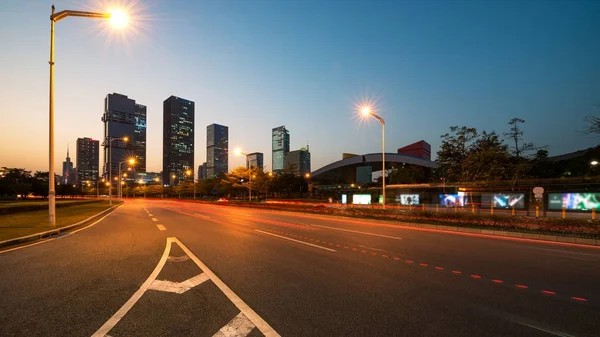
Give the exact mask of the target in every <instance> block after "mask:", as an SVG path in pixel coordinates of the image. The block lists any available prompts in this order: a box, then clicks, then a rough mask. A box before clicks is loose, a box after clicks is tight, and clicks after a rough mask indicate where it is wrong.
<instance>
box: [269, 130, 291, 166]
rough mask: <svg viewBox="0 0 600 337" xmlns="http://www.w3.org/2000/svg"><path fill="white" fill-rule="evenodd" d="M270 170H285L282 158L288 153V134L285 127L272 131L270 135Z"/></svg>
mask: <svg viewBox="0 0 600 337" xmlns="http://www.w3.org/2000/svg"><path fill="white" fill-rule="evenodd" d="M271 140H272V148H273V157H272V168H273V171H281V170H283V169H284V168H285V163H284V158H285V155H286V154H287V153H288V152H290V132H289V131H288V130H287V129H286V128H285V125H283V126H280V127H276V128H274V129H273V132H272V135H271Z"/></svg>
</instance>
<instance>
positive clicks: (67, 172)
mask: <svg viewBox="0 0 600 337" xmlns="http://www.w3.org/2000/svg"><path fill="white" fill-rule="evenodd" d="M62 169H63V170H62V172H63V173H62V179H61V183H62V184H65V185H70V184H76V183H77V175H76V174H75V170H74V169H73V162H72V161H71V157H69V146H68V145H67V158H66V159H65V161H63V165H62Z"/></svg>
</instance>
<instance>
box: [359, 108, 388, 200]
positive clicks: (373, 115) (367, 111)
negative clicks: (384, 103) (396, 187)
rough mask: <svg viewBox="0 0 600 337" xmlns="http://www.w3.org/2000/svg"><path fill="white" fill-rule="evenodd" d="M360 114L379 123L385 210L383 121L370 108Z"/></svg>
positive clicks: (361, 110) (362, 110)
mask: <svg viewBox="0 0 600 337" xmlns="http://www.w3.org/2000/svg"><path fill="white" fill-rule="evenodd" d="M360 112H361V113H362V115H363V116H365V117H373V118H375V119H377V120H378V121H379V123H381V162H382V170H381V177H382V183H383V185H382V186H383V204H382V205H383V208H384V209H385V121H384V120H383V118H381V117H380V116H379V115H377V114H376V113H374V112H373V110H372V109H371V107H369V106H364V107H362V108H361V109H360Z"/></svg>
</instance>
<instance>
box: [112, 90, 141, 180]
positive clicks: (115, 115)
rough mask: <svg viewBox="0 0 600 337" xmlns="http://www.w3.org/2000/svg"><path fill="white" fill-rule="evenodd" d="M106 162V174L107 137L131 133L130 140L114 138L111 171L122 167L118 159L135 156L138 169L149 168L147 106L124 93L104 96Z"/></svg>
mask: <svg viewBox="0 0 600 337" xmlns="http://www.w3.org/2000/svg"><path fill="white" fill-rule="evenodd" d="M102 121H103V122H104V141H103V144H104V149H103V151H104V162H103V163H104V164H103V165H102V167H103V172H104V173H103V175H104V176H106V175H108V164H109V162H110V161H109V158H108V153H109V144H108V142H107V141H106V140H107V139H108V138H123V137H129V141H128V142H124V141H114V142H112V173H113V175H114V174H116V173H115V172H118V171H119V162H122V161H124V160H126V159H127V158H130V157H135V158H136V165H135V170H136V171H138V172H145V171H146V107H145V106H144V105H140V104H137V103H136V102H135V100H134V99H131V98H129V97H127V96H125V95H122V94H117V93H113V94H108V95H106V98H105V99H104V115H103V116H102Z"/></svg>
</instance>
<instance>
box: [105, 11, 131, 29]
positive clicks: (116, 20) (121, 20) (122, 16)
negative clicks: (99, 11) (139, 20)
mask: <svg viewBox="0 0 600 337" xmlns="http://www.w3.org/2000/svg"><path fill="white" fill-rule="evenodd" d="M109 20H110V24H111V25H112V26H113V27H115V28H123V27H125V26H127V24H128V23H129V17H128V16H127V13H125V12H124V11H123V10H121V9H113V10H112V11H111V12H110V18H109Z"/></svg>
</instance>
